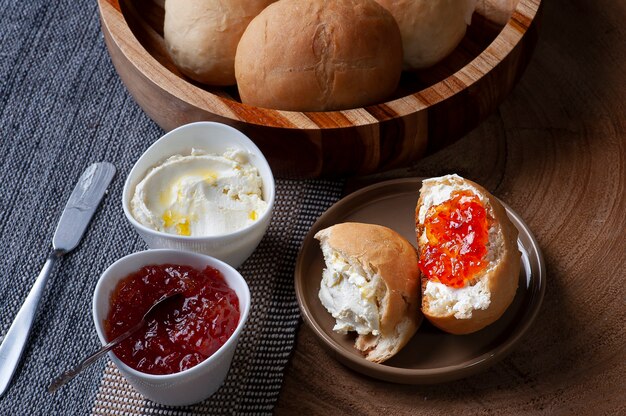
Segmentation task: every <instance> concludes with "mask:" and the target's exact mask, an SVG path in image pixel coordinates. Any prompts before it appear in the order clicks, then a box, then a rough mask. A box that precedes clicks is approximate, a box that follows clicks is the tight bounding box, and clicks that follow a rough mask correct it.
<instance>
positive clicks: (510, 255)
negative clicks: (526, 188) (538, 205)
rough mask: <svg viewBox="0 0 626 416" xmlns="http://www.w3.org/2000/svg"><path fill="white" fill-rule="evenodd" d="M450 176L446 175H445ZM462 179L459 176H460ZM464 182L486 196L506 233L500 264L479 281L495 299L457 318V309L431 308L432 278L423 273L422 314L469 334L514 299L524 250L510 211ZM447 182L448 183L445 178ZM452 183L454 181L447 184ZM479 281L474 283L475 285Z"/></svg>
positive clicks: (485, 193)
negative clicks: (439, 310) (438, 310)
mask: <svg viewBox="0 0 626 416" xmlns="http://www.w3.org/2000/svg"><path fill="white" fill-rule="evenodd" d="M444 178H446V177H444ZM456 178H459V177H456ZM460 179H461V180H462V181H463V183H465V184H467V185H469V186H471V187H472V188H474V190H475V192H476V193H478V194H480V195H482V196H483V197H484V199H485V201H486V203H485V207H486V208H487V211H488V212H490V213H491V216H492V217H493V219H494V220H495V221H496V222H497V223H498V224H499V226H500V233H501V235H502V237H503V238H502V240H501V241H502V248H501V252H500V253H501V255H500V256H499V259H500V260H499V263H498V264H497V266H496V267H495V268H493V270H491V271H489V272H487V273H484V274H483V275H482V276H481V277H479V278H478V280H483V279H484V281H485V282H486V283H487V287H488V289H489V292H490V294H491V302H490V304H489V307H488V308H487V309H484V310H483V309H474V310H473V311H472V316H471V318H469V319H457V318H456V317H455V316H454V313H453V312H451V311H450V312H449V313H447V314H437V313H435V312H434V311H432V310H431V309H430V305H429V300H428V297H427V296H424V292H425V290H426V284H427V283H428V278H427V277H426V276H425V275H424V274H423V273H421V271H420V275H421V281H422V284H421V286H422V313H423V314H424V316H425V317H426V319H428V321H430V322H431V323H432V324H433V325H434V326H436V327H437V328H439V329H441V330H443V331H446V332H449V333H451V334H458V335H461V334H469V333H472V332H476V331H479V330H481V329H483V328H485V327H486V326H488V325H490V324H492V323H494V322H495V321H497V320H498V319H499V318H500V317H501V316H502V315H503V314H504V312H505V311H506V309H507V308H508V307H509V305H510V304H511V303H512V302H513V299H514V298H515V293H516V291H517V286H518V281H519V271H520V262H521V253H520V251H519V249H518V246H517V236H518V230H517V228H516V227H515V225H513V223H512V222H511V220H510V219H509V217H508V216H507V214H506V210H505V209H504V207H503V206H502V204H501V203H500V201H498V199H497V198H495V197H494V196H493V195H491V194H490V193H489V192H488V191H487V190H486V189H485V188H483V187H482V186H480V185H478V184H477V183H475V182H472V181H470V180H467V179H463V178H460ZM443 183H446V181H445V180H444V181H443ZM447 185H449V186H452V185H453V184H452V183H449V182H448V183H447ZM425 186H426V185H423V186H422V190H421V191H420V198H419V200H418V203H417V206H416V209H415V228H416V234H417V239H418V252H420V251H421V244H420V236H421V235H422V234H423V232H424V225H423V224H422V223H420V221H419V211H420V208H421V207H422V205H423V203H424V200H423V190H424V187H425ZM475 283H476V282H473V284H475Z"/></svg>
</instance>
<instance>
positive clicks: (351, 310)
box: [319, 249, 380, 335]
mask: <svg viewBox="0 0 626 416" xmlns="http://www.w3.org/2000/svg"><path fill="white" fill-rule="evenodd" d="M324 258H325V261H326V268H325V269H324V272H323V274H322V283H321V285H320V291H319V298H320V301H321V302H322V305H324V307H325V308H326V310H327V311H328V312H329V313H330V314H331V315H332V316H333V318H335V320H336V323H335V326H334V328H333V330H334V331H335V332H338V333H340V334H346V333H347V332H348V331H356V332H357V333H358V334H359V335H365V334H372V335H379V333H380V316H379V311H378V303H377V301H376V297H377V294H378V293H377V292H378V289H379V284H380V279H372V280H368V279H367V278H366V277H365V276H366V273H365V271H363V270H361V268H360V267H358V266H357V265H351V264H349V263H348V262H347V261H346V260H345V259H344V258H343V257H342V256H341V255H339V253H337V252H335V251H332V250H329V249H325V250H324Z"/></svg>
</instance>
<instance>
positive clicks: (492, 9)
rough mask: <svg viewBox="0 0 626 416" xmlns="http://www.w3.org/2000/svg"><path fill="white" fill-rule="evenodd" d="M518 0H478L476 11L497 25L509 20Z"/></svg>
mask: <svg viewBox="0 0 626 416" xmlns="http://www.w3.org/2000/svg"><path fill="white" fill-rule="evenodd" d="M517 3H519V0H478V2H477V3H476V13H478V14H480V15H482V16H485V17H486V18H487V19H489V20H491V21H492V22H494V23H497V24H499V25H505V24H506V22H508V21H509V19H510V18H511V15H512V14H513V10H515V8H516V7H517Z"/></svg>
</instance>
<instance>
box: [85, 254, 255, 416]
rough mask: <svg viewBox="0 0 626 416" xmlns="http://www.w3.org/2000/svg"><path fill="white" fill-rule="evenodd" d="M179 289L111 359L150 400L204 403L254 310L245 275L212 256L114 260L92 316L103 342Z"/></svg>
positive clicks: (223, 375) (95, 299) (98, 290)
mask: <svg viewBox="0 0 626 416" xmlns="http://www.w3.org/2000/svg"><path fill="white" fill-rule="evenodd" d="M173 292H180V293H182V294H183V295H184V296H183V297H184V299H180V301H179V302H176V303H173V304H172V305H168V306H169V307H168V309H167V310H165V311H163V313H162V314H159V315H158V316H155V317H153V318H152V319H151V320H150V321H149V322H147V323H146V325H144V327H143V328H142V329H141V330H139V331H138V332H137V333H136V334H135V335H133V336H131V337H130V338H129V339H127V340H125V341H124V342H122V343H121V344H120V345H118V346H117V347H116V348H114V349H113V350H112V351H111V352H109V357H110V358H111V360H112V361H113V362H114V363H115V365H116V366H117V368H118V369H119V370H120V372H121V373H122V374H123V375H124V377H125V378H126V379H127V380H128V381H129V382H130V384H131V385H132V386H133V387H134V388H135V389H136V390H137V391H138V392H139V393H141V394H142V395H143V396H145V397H146V398H148V399H150V400H152V401H154V402H157V403H161V404H164V405H169V406H183V405H189V404H193V403H197V402H200V401H202V400H204V399H206V398H208V397H210V396H211V395H212V394H213V393H215V392H216V391H217V390H218V389H219V387H220V386H221V385H222V383H223V382H224V380H225V378H226V375H227V374H228V370H229V368H230V364H231V361H232V358H233V354H234V352H235V348H236V346H237V341H238V338H239V335H240V333H241V330H242V328H243V326H244V325H245V323H246V320H247V318H248V314H249V311H250V291H249V289H248V285H247V284H246V282H245V280H244V279H243V277H242V276H241V275H240V274H239V273H238V272H237V271H236V270H235V269H234V268H232V267H231V266H229V265H228V264H226V263H224V262H222V261H220V260H218V259H215V258H213V257H210V256H207V255H204V254H199V253H192V252H185V251H179V250H149V251H142V252H138V253H134V254H131V255H128V256H126V257H123V258H122V259H120V260H118V261H116V262H115V263H113V264H112V265H111V266H110V267H109V268H108V269H107V270H106V271H105V272H104V273H103V274H102V276H101V277H100V280H99V281H98V284H97V285H96V289H95V291H94V296H93V319H94V324H95V326H96V331H97V333H98V337H99V338H100V342H101V343H102V344H103V345H104V344H105V343H106V342H108V341H109V340H111V339H113V338H115V337H116V336H117V335H119V334H120V333H122V332H124V331H125V330H126V329H127V328H130V327H131V326H132V325H134V324H135V323H137V322H139V321H140V320H141V318H142V317H143V315H144V314H145V312H146V311H147V310H148V309H149V308H150V306H151V305H152V304H153V303H154V302H155V301H157V300H158V299H160V298H161V297H162V296H164V295H167V294H170V293H173Z"/></svg>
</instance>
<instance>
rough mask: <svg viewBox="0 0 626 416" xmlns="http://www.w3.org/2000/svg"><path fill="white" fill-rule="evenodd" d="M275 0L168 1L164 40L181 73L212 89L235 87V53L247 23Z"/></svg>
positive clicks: (166, 3) (166, 4) (166, 2)
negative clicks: (215, 86)
mask: <svg viewBox="0 0 626 416" xmlns="http://www.w3.org/2000/svg"><path fill="white" fill-rule="evenodd" d="M274 1H275V0H245V1H241V0H166V1H165V20H164V23H163V37H164V39H165V46H166V47H167V51H168V53H169V55H170V57H171V58H172V61H174V64H175V65H176V67H177V68H178V69H180V71H181V72H182V73H183V74H185V75H187V76H188V77H189V78H191V79H194V80H196V81H198V82H201V83H204V84H209V85H234V84H235V52H236V50H237V44H238V43H239V39H240V38H241V35H242V34H243V32H244V30H245V29H246V27H247V26H248V23H250V21H251V20H252V18H254V17H255V16H256V15H257V14H259V13H260V12H261V10H263V9H264V8H265V7H266V6H267V5H268V4H270V3H273V2H274Z"/></svg>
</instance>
